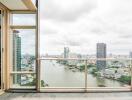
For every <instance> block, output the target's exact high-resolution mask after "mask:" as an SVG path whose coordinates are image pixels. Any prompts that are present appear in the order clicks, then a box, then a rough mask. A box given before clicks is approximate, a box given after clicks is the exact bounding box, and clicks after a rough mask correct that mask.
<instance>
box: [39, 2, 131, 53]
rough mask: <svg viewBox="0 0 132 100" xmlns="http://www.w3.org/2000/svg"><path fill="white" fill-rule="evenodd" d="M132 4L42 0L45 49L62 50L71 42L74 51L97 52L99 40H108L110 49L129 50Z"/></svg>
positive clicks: (116, 50)
mask: <svg viewBox="0 0 132 100" xmlns="http://www.w3.org/2000/svg"><path fill="white" fill-rule="evenodd" d="M131 4H132V0H42V1H41V28H43V29H42V30H41V37H43V39H42V42H41V44H42V45H41V48H42V52H43V53H44V52H45V51H44V50H46V52H49V53H52V54H56V53H57V54H60V50H62V51H61V52H63V47H64V46H65V45H67V46H69V47H70V48H71V49H72V51H74V52H79V53H84V54H88V53H89V54H92V53H94V54H95V52H96V43H97V42H104V43H106V44H107V47H108V49H107V51H108V52H111V53H115V52H116V53H118V54H129V53H128V52H129V51H131V50H132V46H131V45H132V43H131V42H130V41H131V39H132V35H131V33H132V29H131V26H132V13H131V12H132V6H131ZM44 33H45V34H46V33H47V34H46V35H45V34H44ZM51 34H54V35H51Z"/></svg>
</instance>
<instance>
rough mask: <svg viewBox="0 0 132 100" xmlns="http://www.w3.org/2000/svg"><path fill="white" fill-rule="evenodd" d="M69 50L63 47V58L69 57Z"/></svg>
mask: <svg viewBox="0 0 132 100" xmlns="http://www.w3.org/2000/svg"><path fill="white" fill-rule="evenodd" d="M69 52H70V50H69V48H68V47H64V58H68V57H69Z"/></svg>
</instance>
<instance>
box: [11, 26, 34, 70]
mask: <svg viewBox="0 0 132 100" xmlns="http://www.w3.org/2000/svg"><path fill="white" fill-rule="evenodd" d="M12 43H13V50H12V51H13V71H35V29H19V30H13V34H12Z"/></svg>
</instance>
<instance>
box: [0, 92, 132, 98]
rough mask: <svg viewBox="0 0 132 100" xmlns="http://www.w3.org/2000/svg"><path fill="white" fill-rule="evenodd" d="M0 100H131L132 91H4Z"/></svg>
mask: <svg viewBox="0 0 132 100" xmlns="http://www.w3.org/2000/svg"><path fill="white" fill-rule="evenodd" d="M0 100H132V93H131V92H120V93H119V92H118V93H117V92H113V93H5V94H3V95H1V96H0Z"/></svg>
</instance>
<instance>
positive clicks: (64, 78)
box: [41, 60, 126, 87]
mask: <svg viewBox="0 0 132 100" xmlns="http://www.w3.org/2000/svg"><path fill="white" fill-rule="evenodd" d="M41 80H44V82H45V83H46V84H48V86H49V87H84V86H85V74H84V72H80V71H72V70H70V69H68V68H67V66H64V65H61V64H59V63H57V62H56V61H49V60H46V61H42V62H41ZM87 86H88V87H99V86H105V87H123V86H126V85H125V84H123V83H121V82H119V81H116V80H111V79H104V78H98V77H95V76H93V75H92V74H89V73H88V75H87Z"/></svg>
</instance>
